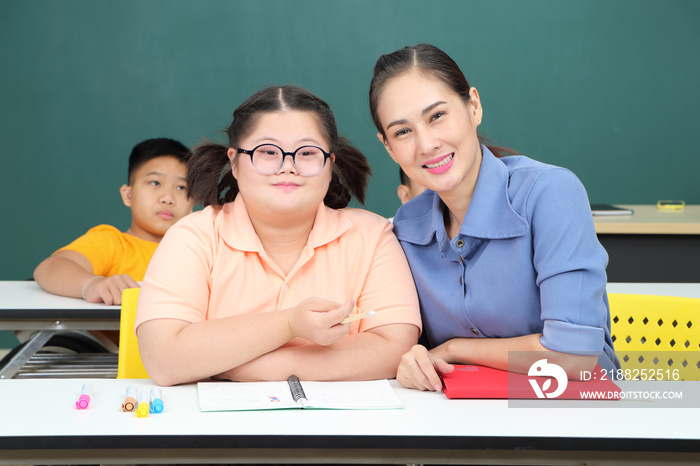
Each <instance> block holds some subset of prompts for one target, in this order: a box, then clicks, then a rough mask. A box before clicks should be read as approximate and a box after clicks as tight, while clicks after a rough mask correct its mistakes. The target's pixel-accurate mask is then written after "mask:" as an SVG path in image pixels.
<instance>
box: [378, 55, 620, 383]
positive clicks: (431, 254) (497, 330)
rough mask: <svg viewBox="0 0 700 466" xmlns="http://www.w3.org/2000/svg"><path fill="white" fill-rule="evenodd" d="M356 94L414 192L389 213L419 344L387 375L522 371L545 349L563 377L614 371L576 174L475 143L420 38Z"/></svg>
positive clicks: (599, 265) (453, 69)
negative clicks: (466, 367)
mask: <svg viewBox="0 0 700 466" xmlns="http://www.w3.org/2000/svg"><path fill="white" fill-rule="evenodd" d="M369 100H370V110H371V113H372V118H373V119H374V123H375V125H376V127H377V130H378V134H377V136H378V137H379V140H380V141H381V142H382V143H383V144H384V147H385V148H386V150H387V152H388V153H389V155H390V156H391V157H392V159H394V161H396V162H397V163H398V164H399V165H400V166H401V168H402V169H403V170H404V171H405V172H406V174H407V175H408V176H409V177H410V178H411V179H412V180H414V181H416V182H418V183H419V184H421V185H423V186H425V187H426V188H427V190H426V191H425V192H424V193H423V194H421V195H420V196H418V197H416V198H415V199H413V200H412V201H411V202H409V203H407V204H405V205H403V206H402V207H401V208H399V210H398V212H397V214H396V217H395V218H394V230H395V233H396V236H397V237H398V239H399V242H400V243H401V246H402V247H403V249H404V251H405V252H406V256H407V258H408V261H409V264H410V266H411V270H412V272H413V276H414V278H415V282H416V287H417V289H418V295H419V298H420V303H421V309H422V313H423V323H424V326H425V336H426V337H427V338H428V341H429V344H430V346H432V348H431V349H429V350H428V349H427V348H426V347H425V346H422V345H416V346H414V347H413V348H412V349H411V351H409V352H408V353H407V354H406V355H404V357H403V358H402V361H401V364H400V367H399V370H398V375H397V379H398V380H399V382H400V383H401V384H402V385H404V386H406V387H412V388H417V389H421V390H440V389H441V384H440V378H439V374H440V373H448V372H451V371H453V370H454V366H453V365H452V364H455V363H459V364H478V365H484V366H489V367H494V368H497V369H504V370H510V371H514V372H521V373H527V371H528V369H529V368H530V365H531V364H532V363H534V362H535V360H536V359H534V358H537V360H538V359H542V358H548V359H549V361H550V363H555V364H558V365H560V366H561V367H562V368H563V369H564V370H565V371H566V372H567V375H568V376H569V378H571V379H579V378H580V373H581V371H582V370H591V369H593V367H594V366H595V364H596V363H600V365H601V366H602V367H603V368H608V369H612V368H619V362H618V360H617V358H616V356H615V353H614V350H613V343H612V340H611V336H610V312H609V308H608V300H607V294H606V291H605V287H606V274H605V268H606V266H607V259H608V258H607V254H606V252H605V250H604V249H603V247H602V246H601V245H600V243H599V242H598V239H597V237H596V233H595V230H594V227H593V220H592V216H591V212H590V206H589V203H588V197H587V194H586V191H585V189H584V187H583V185H582V184H581V182H580V181H579V180H578V178H577V177H576V176H575V175H574V174H573V173H572V172H570V171H569V170H566V169H563V168H559V167H555V166H551V165H545V164H543V163H539V162H536V161H534V160H531V159H529V158H527V157H524V156H515V155H513V156H507V155H512V154H515V152H514V151H512V150H509V149H503V148H497V147H487V146H485V145H483V144H481V143H480V136H479V134H478V133H477V127H478V126H479V124H480V123H481V119H482V113H483V108H482V105H481V100H480V98H479V93H478V92H477V90H476V89H475V88H473V87H470V86H469V84H468V83H467V80H466V78H465V77H464V75H463V74H462V72H461V70H460V69H459V67H458V66H457V64H456V63H455V62H454V61H453V60H452V59H451V58H450V57H449V56H448V55H447V54H445V53H444V52H443V51H441V50H440V49H438V48H436V47H434V46H431V45H425V44H421V45H416V46H414V47H406V48H404V49H401V50H398V51H396V52H394V53H391V54H387V55H383V56H382V57H380V58H379V60H378V61H377V63H376V65H375V68H374V75H373V78H372V82H371V85H370V91H369ZM509 354H510V355H511V356H516V355H518V356H520V359H518V360H516V358H515V357H514V358H513V360H511V361H510V364H509V359H508V357H509Z"/></svg>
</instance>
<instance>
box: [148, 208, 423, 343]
mask: <svg viewBox="0 0 700 466" xmlns="http://www.w3.org/2000/svg"><path fill="white" fill-rule="evenodd" d="M311 297H318V298H324V299H329V300H332V301H335V302H337V303H339V304H342V303H344V302H346V301H347V300H348V299H355V300H356V303H357V307H358V308H359V309H362V310H363V311H370V310H373V311H376V314H375V315H374V316H372V317H370V318H366V319H363V320H361V321H359V322H355V323H353V326H352V330H351V333H355V332H358V331H359V332H362V331H366V330H369V329H371V328H374V327H378V326H381V325H387V324H396V323H406V324H412V325H415V326H417V327H418V328H420V327H421V319H420V311H419V307H418V297H417V293H416V288H415V285H414V283H413V277H412V276H411V271H410V269H409V267H408V263H407V261H406V257H405V255H404V253H403V251H402V249H401V246H399V243H398V241H397V240H396V237H395V236H394V234H393V232H392V227H391V224H390V223H389V222H388V221H387V220H386V219H384V218H382V217H379V216H377V215H375V214H373V213H371V212H367V211H364V210H360V209H353V208H345V209H340V210H334V209H330V208H328V207H326V206H325V205H322V206H320V207H319V209H318V211H317V213H316V219H315V223H314V227H313V229H312V231H311V234H310V235H309V240H308V243H307V245H306V247H305V248H304V250H303V252H302V253H301V256H300V257H299V260H298V261H297V263H296V264H295V265H294V267H293V268H292V270H291V271H290V272H289V274H288V275H286V276H285V274H284V273H283V272H282V270H281V269H280V268H279V267H278V266H277V264H275V263H274V262H273V261H272V260H271V259H270V258H269V257H268V256H267V255H266V254H265V251H264V250H263V248H262V245H261V243H260V240H259V239H258V236H257V235H256V233H255V230H254V228H253V225H252V224H251V221H250V218H249V216H248V211H247V210H246V207H245V203H244V202H243V199H242V198H241V197H240V196H238V197H237V198H236V199H235V201H234V202H231V203H228V204H226V205H224V206H223V207H217V208H213V207H207V208H205V209H204V210H202V211H199V212H195V213H193V214H191V215H189V216H187V217H185V218H184V219H182V220H181V221H179V222H178V223H177V224H175V225H174V226H172V227H171V228H170V229H169V230H168V232H167V233H166V235H165V237H164V238H163V240H162V241H161V243H160V246H159V247H158V249H157V250H156V253H155V255H154V256H153V259H152V260H151V263H150V265H149V267H148V271H147V272H146V277H145V278H144V281H143V286H142V288H141V295H140V298H139V304H138V311H137V315H136V328H138V326H139V325H141V324H142V323H143V322H146V321H149V320H152V319H180V320H184V321H187V322H190V323H195V322H201V321H204V320H212V319H219V318H223V317H227V316H232V315H240V314H253V313H258V312H272V311H277V310H281V309H287V308H290V307H292V306H295V305H297V304H298V303H300V302H301V301H303V300H304V299H307V298H311ZM354 312H359V311H358V310H357V308H356V309H355V311H354ZM302 342H303V341H298V342H296V343H302Z"/></svg>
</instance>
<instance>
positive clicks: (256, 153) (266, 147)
mask: <svg viewBox="0 0 700 466" xmlns="http://www.w3.org/2000/svg"><path fill="white" fill-rule="evenodd" d="M237 151H238V152H242V153H244V154H248V155H250V161H251V163H252V164H253V168H255V171H257V172H258V173H260V174H261V175H272V174H274V173H277V172H278V171H279V169H280V168H282V165H284V158H285V157H286V156H288V155H289V156H291V157H292V164H293V165H294V168H296V170H297V172H299V174H300V175H302V176H314V175H318V174H319V173H321V170H323V167H325V166H326V160H327V159H328V157H330V156H331V153H330V152H326V151H325V150H323V149H321V148H320V147H317V146H301V147H300V148H298V149H297V150H295V151H294V152H285V151H283V150H282V148H281V147H280V146H277V145H275V144H260V145H259V146H257V147H255V148H253V149H252V150H245V149H241V148H240V147H239V148H238V149H237Z"/></svg>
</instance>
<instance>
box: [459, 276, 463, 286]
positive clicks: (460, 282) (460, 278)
mask: <svg viewBox="0 0 700 466" xmlns="http://www.w3.org/2000/svg"><path fill="white" fill-rule="evenodd" d="M459 284H460V285H461V284H462V277H459Z"/></svg>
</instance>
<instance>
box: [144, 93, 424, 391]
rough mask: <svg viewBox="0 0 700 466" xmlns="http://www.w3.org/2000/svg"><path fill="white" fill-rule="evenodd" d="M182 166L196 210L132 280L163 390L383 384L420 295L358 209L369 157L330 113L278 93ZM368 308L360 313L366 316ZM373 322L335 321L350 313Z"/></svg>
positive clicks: (402, 348)
mask: <svg viewBox="0 0 700 466" xmlns="http://www.w3.org/2000/svg"><path fill="white" fill-rule="evenodd" d="M226 133H227V136H228V142H227V144H225V145H220V144H214V143H209V142H206V143H204V144H202V145H201V146H199V147H197V148H196V149H195V151H194V155H193V157H192V159H191V161H190V163H189V165H188V175H187V185H188V193H189V195H190V196H191V197H192V198H193V199H194V200H195V201H196V202H197V203H199V204H203V205H204V206H205V208H204V209H203V210H202V211H199V212H195V213H194V214H192V215H190V216H188V217H186V218H185V219H183V220H182V221H181V222H179V223H178V224H176V225H175V226H173V227H172V228H171V229H170V231H169V232H168V234H167V235H166V237H165V238H164V239H163V241H162V242H161V244H160V246H159V248H158V250H157V251H156V254H155V256H154V257H153V259H152V261H151V264H150V266H149V269H148V272H147V273H146V277H145V278H144V281H143V286H142V289H141V296H140V299H139V304H138V312H137V318H136V331H137V334H138V339H139V348H140V352H141V357H142V359H143V363H144V366H145V368H146V370H147V371H148V373H149V375H150V376H151V377H152V378H153V380H154V381H156V382H157V383H158V384H160V385H173V384H179V383H185V382H191V381H196V380H200V379H204V378H208V377H215V378H219V379H229V380H235V381H260V380H286V379H287V377H289V376H290V375H292V374H294V375H297V376H298V377H299V378H302V379H307V380H353V379H377V378H393V377H394V376H395V375H396V370H397V367H398V364H399V360H400V358H401V356H402V354H404V353H405V352H406V351H408V350H409V349H410V348H411V346H412V345H413V344H415V343H416V341H417V339H418V334H419V332H420V327H421V321H420V313H419V309H418V298H417V294H416V290H415V285H414V284H413V279H412V276H411V273H410V269H409V268H408V264H407V262H406V258H405V256H404V254H403V251H402V250H401V247H400V246H399V244H398V241H397V240H396V238H395V236H394V235H393V233H392V231H391V226H390V224H389V222H388V221H387V220H385V219H383V218H381V217H379V216H377V215H374V214H372V213H370V212H367V211H364V210H360V209H354V208H349V207H347V205H348V202H349V201H350V199H351V196H355V197H356V198H357V199H358V200H359V201H360V202H363V201H364V194H365V187H366V184H367V177H368V175H369V174H370V169H369V165H368V164H367V161H366V159H365V157H364V155H362V154H361V153H360V152H359V151H358V150H357V149H355V148H354V147H353V146H352V145H350V143H349V142H348V141H347V140H345V139H343V138H341V137H340V136H339V135H338V131H337V128H336V124H335V119H334V117H333V114H332V112H331V110H330V108H329V107H328V105H327V104H326V103H325V102H324V101H322V100H321V99H319V98H318V97H316V96H314V95H312V94H311V93H309V92H307V91H305V90H303V89H300V88H296V87H291V86H282V87H271V88H268V89H265V90H262V91H260V92H258V93H256V94H255V95H253V96H252V97H250V98H249V99H247V100H246V101H245V102H244V103H243V104H241V106H240V107H238V108H237V109H236V111H235V112H234V113H233V122H232V123H231V124H230V125H229V127H228V129H227V131H226ZM370 311H371V312H370ZM360 313H373V314H374V315H372V316H371V317H367V318H364V319H362V320H357V321H353V322H352V323H342V321H343V320H344V319H345V318H347V317H348V316H351V315H355V314H360Z"/></svg>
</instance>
